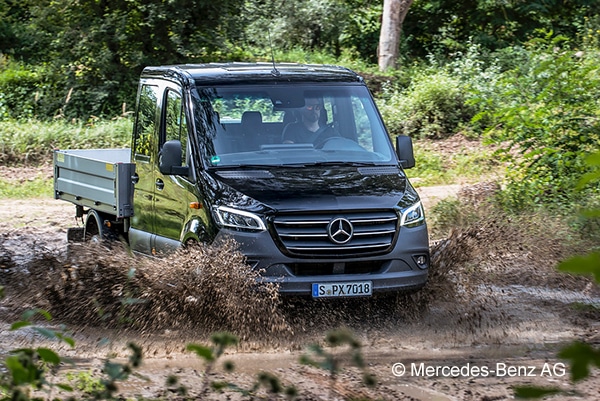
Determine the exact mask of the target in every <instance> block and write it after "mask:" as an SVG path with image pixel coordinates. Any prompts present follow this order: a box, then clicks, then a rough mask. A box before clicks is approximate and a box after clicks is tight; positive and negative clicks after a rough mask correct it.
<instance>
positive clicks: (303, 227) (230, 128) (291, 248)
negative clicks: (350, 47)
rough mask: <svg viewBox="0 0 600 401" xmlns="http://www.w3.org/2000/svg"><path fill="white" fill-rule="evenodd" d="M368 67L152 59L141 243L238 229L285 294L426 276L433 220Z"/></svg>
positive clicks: (140, 185)
mask: <svg viewBox="0 0 600 401" xmlns="http://www.w3.org/2000/svg"><path fill="white" fill-rule="evenodd" d="M393 145H394V144H393V143H392V141H391V140H390V138H389V136H388V133H387V131H386V128H385V125H384V123H383V121H382V118H381V116H380V114H379V112H378V110H377V107H376V105H375V102H374V100H373V98H372V96H371V94H370V92H369V90H368V88H367V86H366V85H365V83H364V81H363V80H362V78H361V77H360V76H359V75H357V74H356V73H354V72H352V71H350V70H348V69H346V68H343V67H337V66H317V65H301V64H276V65H275V64H267V63H251V64H250V63H248V64H246V63H227V64H212V63H211V64H205V65H179V66H165V67H147V68H145V69H144V71H143V73H142V75H141V79H140V83H139V89H138V95H137V105H136V118H135V123H134V129H133V138H132V146H131V159H130V162H131V163H132V164H134V165H135V173H134V174H133V176H132V185H133V191H132V202H133V213H132V215H131V216H130V217H127V219H129V220H128V221H127V224H123V225H122V227H123V233H122V234H123V236H124V237H125V238H126V239H127V240H128V242H129V244H130V246H131V248H132V250H134V251H136V252H141V253H144V254H152V255H160V254H164V253H169V252H172V251H174V250H175V249H177V248H179V247H181V246H187V245H191V244H210V243H215V242H218V241H221V240H227V239H232V240H234V241H236V242H237V243H238V245H239V250H240V251H241V252H242V253H243V254H244V255H245V256H246V260H247V263H248V265H249V266H250V267H251V268H252V269H257V270H259V271H261V272H262V277H264V280H266V281H269V282H276V283H278V284H279V290H280V292H281V293H283V294H290V295H307V296H312V297H315V298H320V297H344V296H346V297H347V296H371V295H373V294H376V293H378V292H399V291H409V290H415V289H418V288H420V287H422V286H424V285H425V283H426V280H427V272H428V267H429V243H428V234H427V225H426V221H425V216H424V212H423V207H422V205H421V202H420V199H419V196H418V194H417V192H416V191H415V189H414V188H413V187H412V186H411V184H410V182H409V180H408V178H407V176H406V174H405V169H408V168H410V167H413V166H414V164H415V161H414V157H413V151H412V143H411V141H410V138H408V137H404V136H400V137H398V138H396V149H395V148H394V146H393Z"/></svg>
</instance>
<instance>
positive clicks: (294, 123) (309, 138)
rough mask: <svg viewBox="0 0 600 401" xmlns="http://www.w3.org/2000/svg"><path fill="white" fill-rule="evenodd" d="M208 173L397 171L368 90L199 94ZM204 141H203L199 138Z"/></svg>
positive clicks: (293, 88)
mask: <svg viewBox="0 0 600 401" xmlns="http://www.w3.org/2000/svg"><path fill="white" fill-rule="evenodd" d="M198 95H199V101H200V103H201V107H197V108H196V110H197V111H196V113H202V114H205V115H204V117H203V118H202V117H201V118H198V117H199V116H198V115H197V116H196V121H198V120H203V121H205V122H206V121H207V120H209V121H211V123H210V124H203V125H204V130H205V132H206V137H204V138H201V141H202V142H203V143H204V144H205V149H206V152H207V153H206V154H205V157H206V158H207V162H208V165H209V166H211V167H217V168H218V167H233V166H235V167H243V166H252V167H255V166H297V165H309V164H321V163H332V164H337V163H348V164H395V163H396V158H395V155H394V151H393V148H392V146H391V144H390V141H389V138H388V137H387V133H386V131H385V129H384V127H383V124H382V121H381V118H380V117H379V114H378V113H377V110H376V109H375V105H374V103H373V100H372V98H371V96H370V93H369V92H368V90H367V88H366V87H365V86H363V85H349V84H344V85H327V86H325V85H323V86H321V85H319V86H315V85H313V86H305V85H299V84H294V85H288V86H285V85H276V86H275V85H273V86H265V85H261V86H258V85H253V86H235V87H233V86H224V87H217V88H206V89H202V88H198ZM200 135H202V134H200Z"/></svg>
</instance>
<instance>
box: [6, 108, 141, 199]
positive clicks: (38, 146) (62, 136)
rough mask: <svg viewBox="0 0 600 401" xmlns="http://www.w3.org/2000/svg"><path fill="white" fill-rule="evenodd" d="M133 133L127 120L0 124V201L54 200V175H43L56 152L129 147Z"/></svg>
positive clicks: (13, 122) (129, 121)
mask: <svg viewBox="0 0 600 401" xmlns="http://www.w3.org/2000/svg"><path fill="white" fill-rule="evenodd" d="M131 129H132V121H131V120H130V119H126V118H120V119H116V120H105V121H92V122H88V123H85V124H84V123H80V122H65V121H62V120H59V121H51V122H43V121H36V120H30V121H0V172H1V173H2V174H1V177H0V199H25V198H48V197H51V196H52V191H53V182H52V177H51V174H42V172H43V171H44V169H47V167H44V166H48V165H50V164H51V163H52V152H53V151H54V149H92V148H119V147H127V146H129V141H130V138H131ZM4 166H5V167H6V170H4V169H3V167H4ZM15 166H17V167H18V168H16V169H15V168H14V167H15ZM29 172H31V174H29Z"/></svg>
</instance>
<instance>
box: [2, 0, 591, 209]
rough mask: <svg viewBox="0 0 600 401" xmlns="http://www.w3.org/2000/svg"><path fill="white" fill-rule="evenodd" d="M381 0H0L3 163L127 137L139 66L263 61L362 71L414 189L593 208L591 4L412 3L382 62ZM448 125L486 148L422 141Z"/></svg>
mask: <svg viewBox="0 0 600 401" xmlns="http://www.w3.org/2000/svg"><path fill="white" fill-rule="evenodd" d="M382 3H383V2H382V1H374V0H308V1H303V2H281V1H274V0H264V1H247V0H223V1H219V2H215V1H207V0H172V1H168V2H167V1H158V0H156V1H139V0H128V1H110V2H109V1H75V0H52V1H50V0H38V1H33V0H29V1H27V0H26V1H20V2H15V1H11V0H0V163H2V164H3V165H13V164H15V163H16V164H19V163H21V164H23V163H24V164H36V163H37V164H40V163H48V162H49V161H50V155H51V150H52V149H55V148H61V147H62V148H68V147H88V148H89V147H110V146H128V141H129V139H128V138H129V131H130V128H131V115H132V111H133V110H134V108H135V106H134V103H135V94H136V85H137V77H138V76H139V74H140V72H141V70H142V68H143V67H144V66H147V65H159V64H173V63H207V62H219V61H270V60H271V58H272V57H273V58H274V59H275V60H276V61H278V62H288V61H289V62H301V63H328V64H341V65H344V66H346V67H349V68H352V69H354V70H356V71H357V72H358V73H360V74H361V75H362V76H363V77H364V78H365V80H366V81H367V83H368V84H369V87H370V88H371V91H372V92H373V95H374V97H375V98H376V101H377V103H378V105H379V107H380V109H381V111H382V114H383V117H384V120H385V122H386V125H387V127H388V130H389V133H390V135H391V136H395V135H398V134H405V135H410V136H411V137H413V138H414V140H415V141H416V151H417V157H418V160H419V163H418V165H417V168H416V169H414V170H412V171H411V173H410V174H411V176H414V177H415V178H418V180H416V182H418V185H436V184H448V183H455V182H457V181H459V180H462V181H461V182H465V181H466V182H476V181H477V180H478V178H479V177H481V176H482V175H485V176H486V177H487V175H489V173H490V172H494V173H496V174H494V176H498V175H500V176H503V177H504V181H503V182H502V185H503V192H502V196H500V197H499V200H500V201H501V203H502V204H503V206H504V207H505V208H507V209H510V210H515V211H524V210H531V209H536V208H539V207H540V206H541V207H545V208H547V207H557V206H558V207H557V209H561V210H565V206H570V205H578V206H582V205H583V206H590V205H597V204H598V196H599V195H598V193H599V189H598V185H597V183H596V184H594V183H593V182H588V183H587V184H586V185H583V186H582V185H578V182H579V180H580V177H581V176H584V175H585V174H587V173H589V172H590V171H591V170H593V167H594V166H592V165H591V164H590V163H589V162H586V157H588V155H589V154H590V153H594V152H596V151H597V150H598V149H599V148H600V122H599V119H600V100H599V99H600V72H599V67H598V66H599V65H600V9H598V7H597V3H596V2H595V1H591V0H577V1H569V2H566V1H551V2H548V1H513V2H505V1H495V0H492V1H489V0H471V1H466V2H455V1H450V0H429V1H427V0H415V1H413V2H412V5H411V6H410V10H409V13H408V15H407V17H406V19H405V21H404V24H403V31H402V37H401V44H400V60H399V62H398V67H397V68H396V69H392V70H388V71H386V72H385V73H382V72H380V71H379V70H378V68H377V64H376V63H377V45H378V39H379V30H380V26H381V22H380V21H381V11H382ZM455 135H461V136H463V137H466V138H468V139H470V140H473V141H477V143H481V144H492V145H494V146H493V147H490V148H489V149H494V151H492V150H489V151H487V150H485V149H488V148H485V149H484V150H483V151H482V150H481V148H479V149H478V150H477V151H476V152H475V153H472V152H469V151H464V152H459V154H447V153H441V152H437V151H436V150H435V146H431V144H432V143H435V141H441V140H446V139H447V138H450V137H453V136H455ZM506 167H507V169H506V170H505V168H506ZM500 170H502V171H501V173H502V174H497V173H499V172H500ZM5 186H6V184H5ZM7 193H8V192H7V191H3V194H4V195H6V194H7Z"/></svg>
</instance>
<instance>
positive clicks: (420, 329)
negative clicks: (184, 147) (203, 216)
mask: <svg viewBox="0 0 600 401" xmlns="http://www.w3.org/2000/svg"><path fill="white" fill-rule="evenodd" d="M22 207H23V208H25V207H27V205H25V204H23V205H22ZM24 215H26V214H24ZM28 218H29V217H28ZM52 221H53V216H46V217H44V218H43V219H42V220H41V222H40V223H39V224H36V225H32V224H29V223H27V224H25V226H23V227H16V228H15V227H10V228H8V227H6V226H2V225H1V224H0V286H4V288H5V290H4V292H5V295H6V296H5V298H4V299H3V300H2V301H0V344H1V346H0V356H2V357H3V356H4V355H6V353H7V352H8V350H10V349H14V348H17V347H20V346H29V345H31V344H40V343H50V342H49V341H48V340H47V339H45V338H43V337H41V336H40V335H39V333H37V332H35V331H34V330H31V329H23V330H19V331H18V332H13V331H10V330H8V327H9V325H10V323H11V322H14V321H17V320H19V319H20V316H21V313H22V312H23V311H25V310H29V309H32V308H40V309H44V310H47V311H49V312H50V313H51V314H52V316H53V320H52V321H50V322H46V321H44V320H43V319H40V320H38V321H36V324H39V325H42V326H44V327H47V328H52V329H55V330H64V331H65V332H67V333H69V335H71V336H73V338H74V339H75V341H76V347H75V348H74V349H72V348H70V347H68V346H66V345H65V344H62V345H53V346H54V347H56V348H57V349H58V350H59V351H60V352H61V355H65V356H69V357H71V358H74V359H75V360H77V361H78V363H80V364H81V366H83V367H84V369H86V370H87V369H89V370H90V371H91V372H96V373H97V374H100V373H99V372H100V371H101V366H102V361H103V360H104V358H106V357H107V356H112V357H116V358H123V357H126V356H127V355H128V350H127V345H126V344H127V343H128V342H129V341H131V340H132V339H133V340H134V341H135V342H136V343H138V344H139V345H140V346H141V347H142V349H143V352H144V355H145V358H146V362H145V365H144V371H143V373H144V375H146V376H148V377H150V378H152V380H153V384H149V383H148V382H147V381H143V380H140V381H136V380H134V381H132V382H131V383H129V384H127V385H123V391H124V394H126V395H127V394H128V395H132V394H133V395H136V396H157V395H159V394H164V391H165V390H164V387H165V384H164V381H165V379H166V377H168V376H169V375H173V374H176V375H178V376H180V377H181V380H182V383H185V384H186V385H187V386H189V387H190V388H193V387H194V386H195V385H197V383H198V382H199V380H200V379H199V377H201V376H202V369H203V364H202V363H201V362H200V361H198V358H197V357H194V356H193V355H190V353H189V352H186V351H185V347H186V345H187V344H189V343H207V342H209V341H210V335H211V334H212V333H214V332H217V331H230V332H233V333H235V334H236V335H237V336H239V337H240V339H241V341H240V343H239V345H238V346H237V347H234V348H233V349H231V350H230V351H229V352H228V353H227V355H226V357H227V358H228V359H230V360H232V361H234V362H235V364H236V367H237V370H236V371H237V372H238V373H237V376H235V378H236V380H239V381H240V382H241V383H242V384H248V385H250V384H251V382H252V377H253V375H254V374H255V373H256V372H257V371H260V370H265V369H270V371H272V372H275V373H276V374H278V375H280V376H281V377H282V378H283V379H284V381H286V382H288V383H296V384H297V385H298V386H299V387H300V388H301V389H302V392H303V394H307V395H306V396H305V398H304V399H311V400H312V399H323V400H325V399H331V398H330V392H329V391H325V390H323V389H324V388H327V386H328V381H327V378H326V375H324V373H323V372H322V371H320V370H318V369H316V368H311V367H306V366H302V365H300V364H298V360H299V357H300V356H301V355H302V354H303V353H305V352H306V349H307V346H308V345H310V344H314V343H319V344H323V338H324V334H325V333H326V332H328V331H329V330H332V329H336V328H340V327H344V328H347V329H349V330H351V332H352V333H354V335H355V336H356V338H357V340H358V341H360V343H361V344H362V346H363V353H364V356H365V359H366V360H367V361H368V366H369V368H370V369H371V370H372V371H373V372H374V373H375V374H376V375H377V376H378V378H379V382H380V386H379V387H378V390H373V389H368V390H367V389H364V387H363V386H361V378H360V372H358V371H356V370H352V369H348V370H345V371H344V373H343V374H341V375H340V379H339V380H340V382H339V383H340V384H339V388H337V389H336V391H335V394H337V396H336V397H337V398H336V399H350V398H352V397H363V398H364V397H366V398H367V399H368V398H369V397H370V398H371V399H376V398H377V399H389V400H484V399H487V400H489V399H498V400H501V399H509V398H511V397H512V390H511V389H512V386H513V385H514V384H523V383H537V384H541V385H548V384H553V383H554V384H558V385H560V386H563V387H564V388H565V389H567V388H568V389H571V388H572V387H573V384H572V383H570V381H569V378H568V376H564V375H563V376H560V377H543V376H539V375H538V376H535V377H518V376H515V377H511V376H507V375H504V376H502V375H498V374H496V375H493V376H491V377H473V376H471V377H467V378H464V377H457V376H455V377H444V376H442V377H430V376H423V375H420V376H419V375H414V376H410V375H405V376H403V377H397V376H396V375H395V374H394V373H393V371H392V367H393V366H395V365H396V364H397V363H402V364H404V365H406V366H410V365H411V364H413V363H416V364H418V363H426V364H430V365H432V366H441V365H453V366H460V367H463V366H465V365H466V364H471V365H476V366H480V367H481V366H495V365H496V364H498V363H505V364H509V365H510V364H512V365H514V366H520V365H523V364H527V365H531V366H536V367H537V368H539V369H541V368H542V367H543V366H544V363H547V362H548V361H551V362H552V363H560V361H558V360H557V358H556V352H557V349H558V348H559V347H560V345H561V344H564V343H567V342H569V341H572V340H574V339H577V340H584V341H588V342H592V343H595V342H596V343H600V336H599V335H598V333H599V332H600V324H599V321H600V313H599V312H598V308H599V305H600V291H599V290H598V287H597V286H596V285H594V284H592V283H591V282H590V281H589V280H587V279H585V278H581V277H573V276H567V275H564V274H561V273H558V272H556V270H555V268H554V266H555V263H556V262H557V260H559V259H560V258H561V257H562V256H563V254H562V253H561V252H562V251H561V250H560V249H557V248H556V245H555V244H554V243H545V242H544V241H543V239H539V238H532V239H531V241H530V242H528V243H519V244H518V246H515V242H516V240H515V238H519V236H520V235H522V233H518V232H515V231H511V229H507V227H506V226H504V225H502V224H499V223H498V222H494V221H491V222H485V223H482V224H479V225H477V227H470V228H465V229H461V230H456V231H454V232H452V233H451V234H450V235H449V236H448V238H446V239H444V240H442V241H435V242H433V246H432V257H433V261H432V269H431V275H430V281H429V283H428V285H427V287H426V288H425V289H423V290H422V291H420V292H418V293H416V294H411V295H406V296H402V297H400V298H398V299H391V298H380V299H379V298H378V299H368V300H367V299H353V300H345V301H323V302H315V301H313V300H310V299H307V300H301V299H282V298H281V297H280V296H279V294H278V292H277V290H276V288H275V287H273V286H268V285H258V284H257V280H256V279H257V276H256V274H255V273H254V272H252V271H250V270H248V269H247V267H246V265H245V264H244V263H243V257H242V256H241V255H240V254H239V253H238V252H237V251H236V249H235V245H234V244H225V245H222V246H220V247H218V248H216V247H215V248H212V247H207V248H202V249H200V248H199V249H193V250H188V251H185V252H182V253H178V254H176V255H172V256H169V257H166V258H162V259H150V258H145V257H139V256H134V255H131V254H130V253H129V252H128V251H127V249H125V248H122V247H120V246H118V245H114V246H112V247H111V248H106V247H104V246H102V245H95V246H94V245H92V246H90V245H86V244H67V243H66V238H65V234H64V232H65V230H64V229H65V226H66V225H67V223H64V222H61V223H59V224H57V223H52ZM214 375H215V378H223V377H227V375H226V373H225V372H223V371H222V370H219V369H217V371H216V372H215V373H214ZM576 389H577V391H578V392H579V393H569V396H568V397H563V398H561V399H569V400H571V399H572V400H575V399H594V398H593V394H598V390H599V389H600V377H599V376H598V374H597V373H594V374H593V375H592V377H591V379H589V380H588V381H586V382H585V383H581V384H578V385H577V387H576ZM574 394H575V395H574ZM230 397H231V396H228V397H225V398H220V396H217V395H215V396H214V397H213V398H214V399H229V398H230ZM486 397H487V398H486ZM590 397H591V398H590ZM334 398H335V397H334ZM232 399H236V398H235V397H233V398H232ZM241 399H243V398H241ZM301 399H302V398H301Z"/></svg>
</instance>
